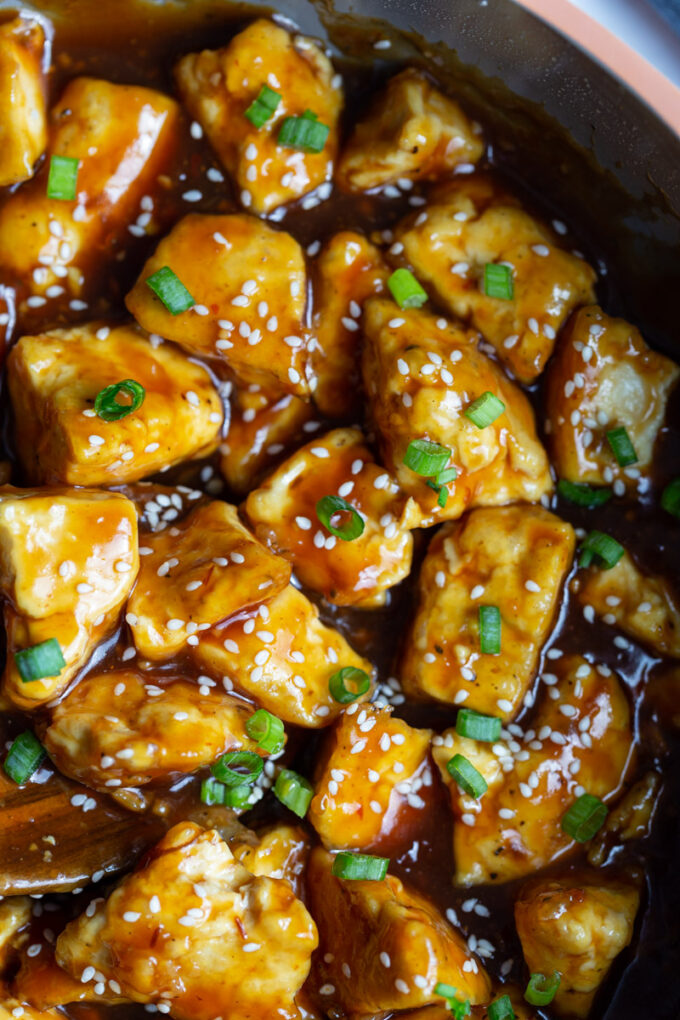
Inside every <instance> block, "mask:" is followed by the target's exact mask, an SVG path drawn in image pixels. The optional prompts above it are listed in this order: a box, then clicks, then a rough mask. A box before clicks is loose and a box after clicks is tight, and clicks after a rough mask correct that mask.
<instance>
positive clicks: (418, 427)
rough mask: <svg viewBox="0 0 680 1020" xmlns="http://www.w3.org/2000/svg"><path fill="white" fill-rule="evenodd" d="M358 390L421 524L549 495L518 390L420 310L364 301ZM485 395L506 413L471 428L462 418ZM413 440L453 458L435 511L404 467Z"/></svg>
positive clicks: (422, 483)
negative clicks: (362, 390) (415, 504)
mask: <svg viewBox="0 0 680 1020" xmlns="http://www.w3.org/2000/svg"><path fill="white" fill-rule="evenodd" d="M364 331H365V346H364V356H363V375H364V385H365V387H366V391H367V394H368V400H369V404H370V406H371V411H372V414H373V419H374V422H375V425H376V427H377V429H378V433H379V436H378V438H379V443H380V448H381V451H382V455H383V461H384V463H385V466H386V467H387V468H388V469H389V470H390V471H392V473H393V474H394V475H395V477H396V479H397V481H398V482H399V485H400V486H401V488H402V490H403V491H404V492H405V493H407V494H408V495H411V496H413V497H414V498H415V499H416V501H417V502H418V504H419V506H420V508H421V511H422V515H423V520H422V523H423V524H432V523H434V522H435V521H441V520H447V519H453V518H456V517H460V515H461V514H462V513H463V511H465V510H467V509H469V508H470V507H474V506H496V505H498V504H499V503H510V502H514V501H515V500H526V501H527V502H536V501H538V500H539V499H540V498H541V496H543V495H545V494H546V493H549V492H550V491H551V490H552V480H551V477H550V470H549V466H548V458H547V457H546V454H545V450H544V449H543V447H542V446H541V444H540V443H539V441H538V439H537V437H536V427H535V423H534V416H533V412H532V410H531V407H530V405H529V403H528V401H527V399H526V397H525V396H524V394H523V393H522V392H521V391H520V390H519V388H518V387H517V386H515V385H514V384H513V383H511V382H510V381H509V380H508V379H507V377H506V376H505V374H504V373H503V372H502V371H501V370H500V369H499V368H498V366H497V365H496V364H494V362H492V361H491V360H490V359H489V358H487V357H486V355H485V354H483V353H482V352H481V351H479V350H478V349H477V347H476V344H475V343H474V335H473V334H471V333H466V332H463V331H461V330H460V329H459V328H457V327H455V326H452V325H450V324H448V323H446V322H445V320H444V319H438V318H436V317H435V316H433V315H429V314H428V313H426V312H424V311H415V310H413V309H407V310H402V309H400V308H399V307H398V306H397V305H396V304H394V303H393V302H391V301H387V300H385V299H383V298H371V299H370V300H369V301H367V302H366V305H365V310H364ZM487 391H491V392H492V393H493V394H494V395H495V396H496V397H498V398H499V399H500V400H501V401H502V402H503V404H504V405H505V411H504V412H503V413H502V414H501V415H500V416H499V417H498V418H496V420H495V421H494V422H492V424H490V425H487V426H486V427H485V428H481V429H480V428H478V427H477V426H476V425H474V424H473V422H472V421H470V420H469V419H468V418H466V417H465V413H464V412H465V411H466V409H467V408H468V406H469V405H470V404H471V403H472V401H473V400H476V399H477V398H478V397H480V396H482V394H484V393H485V392H487ZM413 439H428V440H430V441H431V442H435V443H439V444H441V445H442V446H446V447H448V448H449V449H450V450H451V451H452V456H451V459H450V460H449V462H448V465H447V467H451V466H454V467H455V468H456V470H457V477H456V479H455V480H454V481H452V482H449V483H448V484H447V486H446V488H447V490H448V498H447V501H446V506H445V507H444V508H443V509H442V508H440V506H439V505H438V502H437V498H438V496H437V492H436V491H433V489H431V488H430V487H429V486H428V485H427V480H426V479H425V478H422V477H421V476H420V475H418V474H416V473H415V472H414V471H412V470H411V469H410V468H408V467H406V466H405V464H404V463H403V460H404V455H405V453H406V450H407V448H408V445H409V443H410V442H411V440H413Z"/></svg>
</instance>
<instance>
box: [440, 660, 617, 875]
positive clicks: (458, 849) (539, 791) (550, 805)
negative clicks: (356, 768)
mask: <svg viewBox="0 0 680 1020" xmlns="http://www.w3.org/2000/svg"><path fill="white" fill-rule="evenodd" d="M551 665H553V663H552V662H551ZM554 669H555V670H556V673H555V674H545V675H544V679H546V680H548V681H549V684H548V686H549V687H550V692H551V693H552V691H555V692H556V697H552V696H551V697H547V698H546V699H545V700H544V701H543V702H542V703H541V704H540V706H539V708H538V711H537V713H536V716H535V717H534V718H533V719H532V720H531V729H529V730H526V731H525V732H524V733H523V735H522V736H519V735H517V736H515V737H512V736H510V734H508V735H507V740H506V739H504V740H501V741H498V742H497V743H495V744H486V743H481V742H479V741H477V740H471V739H469V738H468V737H461V736H459V735H458V734H457V733H456V731H455V730H448V731H447V732H446V733H445V734H444V735H443V737H435V738H434V741H433V744H434V747H433V754H434V759H435V762H436V763H437V765H438V766H439V770H440V772H441V775H442V778H443V780H444V782H445V783H446V784H447V786H448V787H449V790H450V793H451V805H452V808H453V814H454V832H453V848H454V857H455V861H456V871H455V875H454V884H456V885H463V886H467V885H477V884H481V883H494V882H507V881H509V880H510V879H513V878H517V877H519V876H520V875H526V874H528V873H529V872H532V871H537V870H538V869H539V868H542V867H544V866H545V865H546V864H549V863H550V862H551V861H554V860H555V859H556V858H558V857H559V856H560V855H561V854H563V853H564V852H565V851H566V850H569V849H571V848H572V847H573V846H574V841H573V840H572V839H571V838H570V837H569V836H568V835H567V834H566V833H565V832H563V831H562V829H561V828H560V820H561V818H562V816H563V815H564V813H565V811H566V810H567V809H568V808H569V807H570V806H571V804H572V803H573V802H574V801H575V800H576V799H577V797H579V796H580V795H581V794H582V793H584V792H586V793H590V794H593V796H595V797H600V798H601V799H602V800H608V799H610V798H611V797H613V796H615V795H616V793H617V792H618V790H619V788H620V786H621V783H622V781H623V779H624V777H625V773H626V770H627V767H628V764H629V762H630V760H631V755H632V747H633V734H632V729H631V720H630V710H629V707H628V702H627V700H626V696H625V694H624V692H623V689H622V687H621V685H620V683H619V681H618V679H617V677H616V675H615V674H614V673H612V672H611V670H609V669H608V668H607V667H606V666H597V667H596V668H595V667H593V666H591V665H590V664H589V663H587V662H586V661H585V659H582V658H581V657H580V656H576V655H570V656H567V655H565V656H563V657H562V658H561V659H558V660H556V662H555V664H554ZM557 673H559V678H558V676H557V675H556V674H557ZM520 740H521V741H522V742H523V745H522V744H520ZM454 754H462V755H463V756H464V757H466V758H467V759H468V760H469V761H470V762H471V763H472V764H473V765H474V767H475V768H476V769H477V770H478V771H479V772H481V774H482V775H483V776H484V779H485V780H486V782H487V784H488V790H487V792H486V793H485V794H484V795H483V796H482V798H481V800H476V799H474V798H473V797H471V796H469V795H468V794H465V793H463V792H462V791H461V790H460V789H459V787H458V784H457V783H456V782H455V781H454V779H453V778H452V777H451V775H450V774H449V772H448V770H447V768H446V763H447V762H448V761H449V760H450V759H451V758H452V757H453V756H454Z"/></svg>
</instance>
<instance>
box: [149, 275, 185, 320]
mask: <svg viewBox="0 0 680 1020" xmlns="http://www.w3.org/2000/svg"><path fill="white" fill-rule="evenodd" d="M146 285H147V287H150V288H151V290H152V291H153V292H154V294H155V295H156V297H158V298H160V299H161V301H162V302H163V304H164V305H165V307H166V308H167V310H168V311H169V312H170V314H171V315H179V314H180V312H186V311H187V310H188V309H189V308H193V307H194V305H195V304H196V302H195V301H194V299H193V298H192V296H191V294H190V293H189V291H188V290H187V289H186V287H185V286H184V284H183V283H182V281H181V280H180V279H179V277H178V276H175V274H174V273H173V271H172V269H170V267H169V266H163V268H162V269H159V270H158V272H157V273H154V274H153V275H152V276H148V277H147V279H146Z"/></svg>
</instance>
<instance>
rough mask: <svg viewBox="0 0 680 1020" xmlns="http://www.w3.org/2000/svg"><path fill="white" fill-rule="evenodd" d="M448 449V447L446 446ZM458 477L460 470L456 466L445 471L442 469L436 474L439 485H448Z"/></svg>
mask: <svg viewBox="0 0 680 1020" xmlns="http://www.w3.org/2000/svg"><path fill="white" fill-rule="evenodd" d="M444 449H446V447H444ZM457 477H458V471H457V470H456V468H455V467H450V468H446V469H445V470H444V471H440V472H439V474H438V475H435V479H434V480H435V482H436V484H437V485H448V484H449V482H454V481H455V480H456V478H457Z"/></svg>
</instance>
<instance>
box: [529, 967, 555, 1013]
mask: <svg viewBox="0 0 680 1020" xmlns="http://www.w3.org/2000/svg"><path fill="white" fill-rule="evenodd" d="M561 980H562V975H561V974H560V973H559V972H558V971H555V972H554V974H551V975H550V977H546V975H545V974H532V975H531V977H530V978H529V984H528V985H527V990H526V992H525V993H524V998H525V999H526V1000H527V1002H530V1003H531V1005H532V1006H547V1005H548V1003H549V1002H552V1001H553V999H554V998H555V995H556V993H557V989H558V988H559V987H560V981H561Z"/></svg>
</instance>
